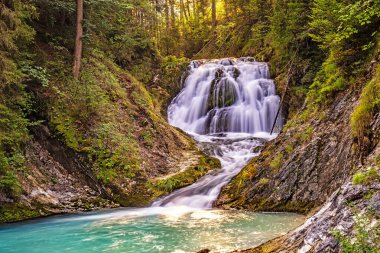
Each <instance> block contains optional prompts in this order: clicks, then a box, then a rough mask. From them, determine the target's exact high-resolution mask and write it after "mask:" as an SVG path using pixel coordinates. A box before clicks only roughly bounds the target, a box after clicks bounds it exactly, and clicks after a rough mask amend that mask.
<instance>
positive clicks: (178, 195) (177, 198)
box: [153, 58, 281, 209]
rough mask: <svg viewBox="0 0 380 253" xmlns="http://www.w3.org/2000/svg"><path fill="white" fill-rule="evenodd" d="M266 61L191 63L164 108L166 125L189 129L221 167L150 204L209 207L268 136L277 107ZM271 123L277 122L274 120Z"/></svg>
mask: <svg viewBox="0 0 380 253" xmlns="http://www.w3.org/2000/svg"><path fill="white" fill-rule="evenodd" d="M279 101H280V99H279V97H278V96H277V95H276V93H275V86H274V83H273V80H271V79H269V71H268V65H267V64H266V63H259V62H255V61H253V59H252V58H240V59H223V60H215V61H209V62H202V61H193V62H192V63H191V64H190V70H189V73H188V77H187V78H186V80H185V81H184V84H183V89H182V91H181V92H180V93H179V95H178V96H177V97H176V98H175V99H174V100H173V101H172V103H171V104H170V106H169V109H168V115H169V123H170V124H172V125H174V126H176V127H179V128H181V129H182V130H184V131H186V132H188V133H190V134H191V135H192V136H193V137H194V138H195V139H196V140H197V141H198V142H199V144H200V146H201V148H202V149H204V148H205V146H206V147H210V146H211V149H210V148H208V152H209V153H210V155H213V156H215V157H217V158H218V159H220V161H221V164H222V168H221V170H219V171H216V172H214V173H212V174H209V175H207V176H205V177H203V178H202V179H201V180H199V181H198V182H196V183H195V184H193V185H190V186H188V187H185V188H183V189H180V190H178V191H176V192H174V193H173V194H171V195H169V196H167V197H165V198H163V199H161V200H159V201H157V202H156V203H154V204H153V206H164V207H170V206H188V207H191V208H201V209H209V208H211V207H212V203H213V202H214V201H215V199H216V198H217V197H218V195H219V193H220V191H221V188H222V187H223V186H224V185H225V184H226V183H228V182H229V181H230V180H231V179H232V177H234V176H235V175H236V174H237V173H239V171H240V170H241V168H242V167H243V166H244V165H245V164H246V163H247V162H248V160H249V159H250V158H252V157H253V156H255V155H257V153H255V152H253V149H254V148H255V147H257V146H259V145H260V144H261V143H262V142H263V141H262V139H260V138H257V137H261V138H263V137H264V138H270V136H269V132H270V131H271V129H272V127H273V125H274V121H275V117H276V114H277V111H278V107H279ZM276 125H277V127H278V128H279V127H280V126H281V121H280V120H278V121H277V122H276Z"/></svg>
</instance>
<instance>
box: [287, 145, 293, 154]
mask: <svg viewBox="0 0 380 253" xmlns="http://www.w3.org/2000/svg"><path fill="white" fill-rule="evenodd" d="M293 150H294V143H288V144H287V145H286V146H285V151H286V153H287V154H288V155H290V154H291V153H292V152H293Z"/></svg>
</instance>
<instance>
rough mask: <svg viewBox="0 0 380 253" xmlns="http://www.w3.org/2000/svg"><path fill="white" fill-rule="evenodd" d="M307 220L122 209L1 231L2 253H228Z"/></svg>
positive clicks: (284, 216)
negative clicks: (207, 251) (208, 252)
mask: <svg viewBox="0 0 380 253" xmlns="http://www.w3.org/2000/svg"><path fill="white" fill-rule="evenodd" d="M302 221H303V217H302V216H299V215H295V214H288V213H249V212H235V211H222V210H195V209H193V210H191V209H189V208H187V207H183V208H181V207H175V208H172V209H170V208H160V207H158V208H146V209H121V210H114V211H103V212H97V213H92V214H82V215H69V216H61V217H52V218H45V219H39V220H35V221H29V222H24V223H17V224H11V225H3V226H0V252H2V253H11V252H12V253H45V252H46V253H60V252H78V253H87V252H113V253H121V252H123V253H125V252H128V253H140V252H149V253H154V252H168V253H170V252H196V251H198V250H201V249H204V248H209V249H212V250H214V251H218V252H228V251H231V250H236V249H245V248H250V247H252V246H255V245H258V244H261V243H263V242H265V241H267V240H270V239H272V238H274V237H276V236H279V235H282V234H284V233H286V232H287V231H289V230H290V229H292V228H295V227H297V226H298V225H300V224H301V223H302Z"/></svg>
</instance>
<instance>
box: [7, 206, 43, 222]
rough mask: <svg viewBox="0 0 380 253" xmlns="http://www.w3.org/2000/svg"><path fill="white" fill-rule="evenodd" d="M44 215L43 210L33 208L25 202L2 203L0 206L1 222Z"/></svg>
mask: <svg viewBox="0 0 380 253" xmlns="http://www.w3.org/2000/svg"><path fill="white" fill-rule="evenodd" d="M42 215H43V214H42V210H39V209H32V208H30V207H28V206H26V205H23V204H2V205H1V206H0V223H8V222H16V221H21V220H26V219H32V218H37V217H40V216H42ZM45 215H46V214H45Z"/></svg>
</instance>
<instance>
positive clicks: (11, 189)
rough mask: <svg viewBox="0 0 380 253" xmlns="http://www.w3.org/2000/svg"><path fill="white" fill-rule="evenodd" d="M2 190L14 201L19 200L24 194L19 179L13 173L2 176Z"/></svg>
mask: <svg viewBox="0 0 380 253" xmlns="http://www.w3.org/2000/svg"><path fill="white" fill-rule="evenodd" d="M0 189H2V190H3V191H5V192H6V193H7V194H9V195H10V196H11V197H12V198H14V199H17V198H19V197H20V196H21V192H22V189H21V186H20V184H19V182H18V179H17V177H16V175H15V174H14V172H12V171H7V172H6V173H5V175H3V176H0Z"/></svg>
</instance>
